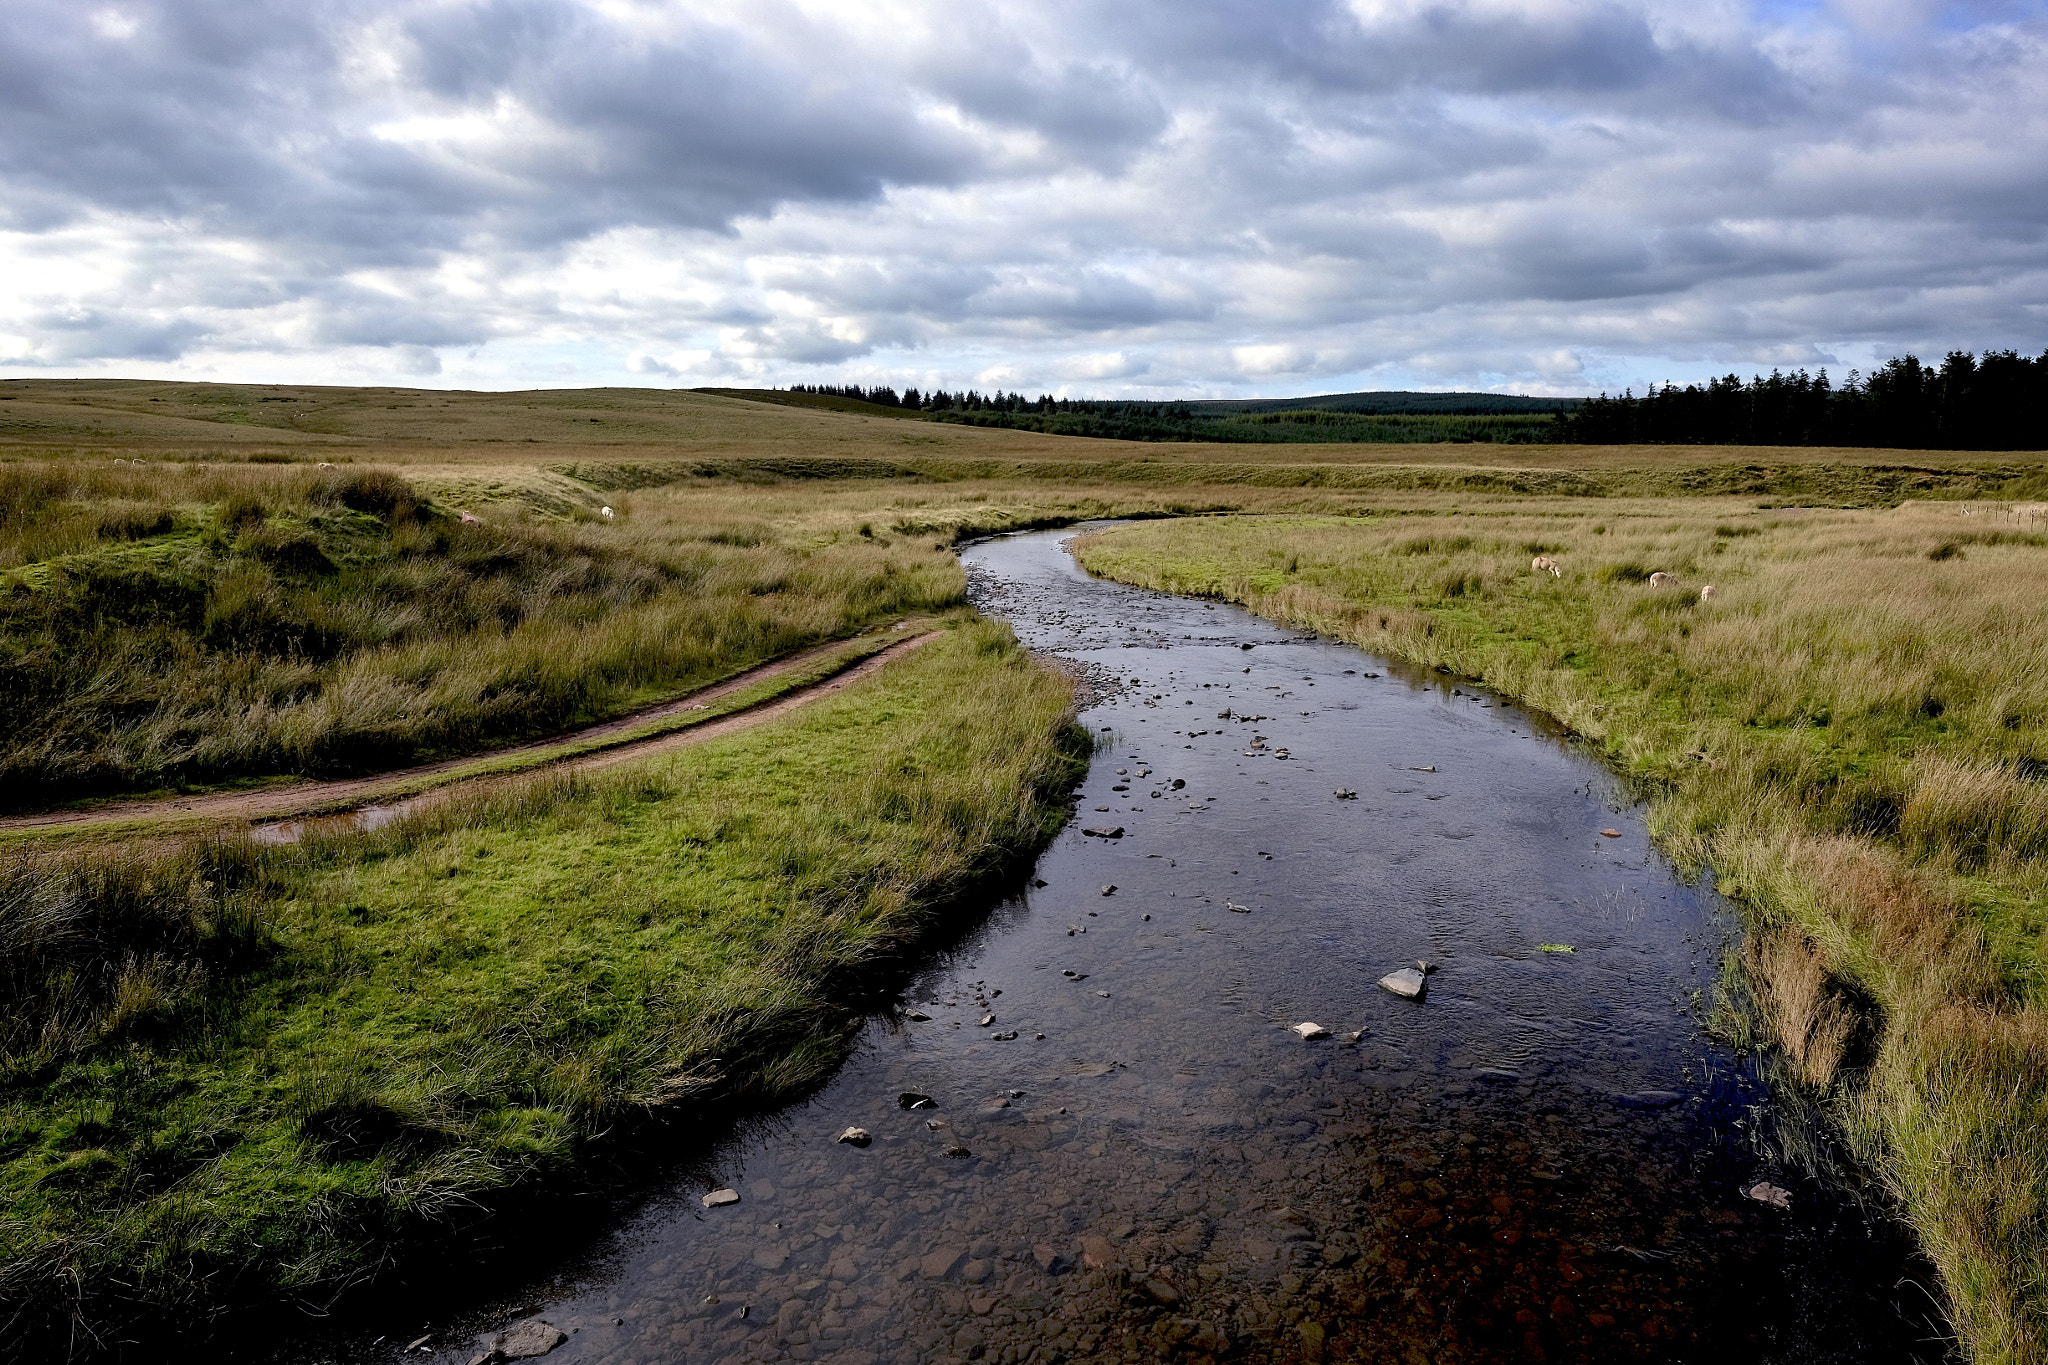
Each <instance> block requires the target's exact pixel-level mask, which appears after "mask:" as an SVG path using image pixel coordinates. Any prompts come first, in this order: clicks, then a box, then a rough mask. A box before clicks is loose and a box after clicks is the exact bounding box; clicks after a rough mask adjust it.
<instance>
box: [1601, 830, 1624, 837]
mask: <svg viewBox="0 0 2048 1365" xmlns="http://www.w3.org/2000/svg"><path fill="white" fill-rule="evenodd" d="M1600 833H1601V835H1602V836H1603V837H1605V838H1608V839H1619V838H1620V837H1621V831H1620V830H1618V829H1603V830H1601V831H1600Z"/></svg>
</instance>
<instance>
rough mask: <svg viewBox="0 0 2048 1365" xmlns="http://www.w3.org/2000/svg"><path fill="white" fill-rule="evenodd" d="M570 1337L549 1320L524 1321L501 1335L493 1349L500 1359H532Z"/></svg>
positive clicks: (492, 1344)
mask: <svg viewBox="0 0 2048 1365" xmlns="http://www.w3.org/2000/svg"><path fill="white" fill-rule="evenodd" d="M568 1339H569V1334H568V1333H566V1332H564V1331H563V1330H562V1329H561V1328H559V1327H557V1326H555V1325H554V1324H553V1323H548V1322H539V1321H535V1322H522V1323H520V1324H519V1325H518V1326H517V1327H514V1328H513V1329H512V1330H511V1331H509V1332H505V1333H502V1334H500V1335H499V1337H498V1339H497V1340H496V1341H494V1342H492V1343H491V1350H492V1352H493V1353H494V1354H495V1355H496V1356H497V1358H498V1359H500V1360H531V1359H533V1358H534V1357H535V1356H544V1355H546V1354H547V1353H548V1352H549V1351H552V1350H554V1349H555V1348H556V1347H557V1346H560V1345H561V1344H562V1343H563V1342H565V1341H567V1340H568Z"/></svg>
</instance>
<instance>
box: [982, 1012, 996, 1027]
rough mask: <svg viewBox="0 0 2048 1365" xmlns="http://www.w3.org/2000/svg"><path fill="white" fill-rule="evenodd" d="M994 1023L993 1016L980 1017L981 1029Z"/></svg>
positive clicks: (994, 1018)
mask: <svg viewBox="0 0 2048 1365" xmlns="http://www.w3.org/2000/svg"><path fill="white" fill-rule="evenodd" d="M995 1021H996V1017H995V1016H994V1015H993V1014H984V1015H982V1016H981V1027H982V1028H987V1027H988V1026H989V1025H990V1024H993V1023H994V1022H995Z"/></svg>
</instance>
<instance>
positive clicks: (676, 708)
mask: <svg viewBox="0 0 2048 1365" xmlns="http://www.w3.org/2000/svg"><path fill="white" fill-rule="evenodd" d="M938 634H939V632H937V631H928V632H926V633H924V634H920V635H912V636H910V637H908V638H906V639H902V640H898V641H897V642H896V643H895V644H892V645H890V646H888V647H887V648H885V649H883V650H882V651H881V652H879V653H877V654H873V655H870V656H869V657H868V658H866V659H863V660H862V661H861V662H859V663H857V664H855V665H853V666H852V667H850V668H847V669H845V670H844V671H842V672H839V673H835V674H833V675H832V676H831V677H829V678H822V679H820V680H819V681H817V682H815V683H811V684H809V685H808V686H805V687H799V688H797V689H796V690H794V691H791V692H785V693H783V694H782V695H780V696H777V697H773V698H771V699H769V700H766V701H763V702H760V703H759V704H757V705H754V706H749V707H746V708H744V709H742V710H739V711H735V712H733V713H732V714H731V715H728V716H721V717H719V718H718V719H717V720H713V721H706V722H704V723H703V724H701V725H693V726H690V727H689V728H687V729H682V730H672V731H669V732H667V733H665V734H657V735H650V736H648V737H646V738H645V739H637V740H622V741H621V742H619V743H617V744H611V745H603V741H604V739H605V738H606V737H607V736H610V735H620V734H625V733H627V732H629V731H633V730H637V729H639V728H641V727H642V726H645V725H647V724H649V723H650V722H656V721H660V720H664V719H667V718H669V717H672V716H677V715H680V714H683V713H685V712H689V711H694V710H696V709H698V708H700V707H704V706H709V705H711V704H712V703H714V702H716V701H718V700H719V699H721V698H723V697H728V696H731V695H732V694H733V693H735V692H739V691H742V690H744V689H746V688H749V687H753V686H755V685H757V684H759V683H762V682H766V681H769V680H771V679H773V678H777V677H780V676H782V675H783V674H786V673H791V672H794V671H796V670H798V669H801V668H804V667H806V666H808V665H811V664H815V663H817V662H818V661H819V660H820V659H823V658H827V657H829V656H830V655H831V654H833V653H834V652H836V651H838V650H841V649H843V648H845V647H846V644H847V642H846V641H844V640H834V641H831V642H830V643H828V644H823V645H818V646H816V647H814V648H811V649H807V650H802V651H800V652H798V653H796V654H790V655H787V656H785V657H783V658H780V659H776V660H774V661H773V662H771V663H765V664H762V665H761V666H760V667H758V668H752V669H749V670H747V671H746V672H745V673H741V674H739V675H737V676H735V677H732V678H728V679H726V680H725V681H724V682H722V683H718V684H717V685H715V686H712V687H707V688H705V689H703V690H702V691H699V692H693V693H691V694H690V695H688V696H686V697H680V698H678V699H677V700H675V701H671V702H664V703H662V704H661V705H659V706H656V707H651V708H649V709H648V710H645V711H639V712H636V713H634V714H633V715H630V716H622V717H620V718H619V719H617V720H610V721H606V722H605V723H603V724H602V725H592V726H589V727H587V728H585V729H581V730H573V731H570V732H568V733H566V734H560V735H554V736H551V737H550V738H547V739H542V740H535V741H533V742H531V743H528V744H521V745H517V746H515V747H512V748H509V749H499V750H495V751H493V752H490V753H487V754H471V755H468V756H466V757H463V758H455V759H447V760H444V761H442V762H439V763H427V764H422V765H420V766H418V767H413V768H399V769H394V770H392V771H390V772H384V773H376V774H373V775H371V776H368V777H351V778H341V779H336V780H332V781H307V782H294V783H292V784H291V785H290V786H285V787H271V788H267V789H265V790H262V791H234V792H216V793H210V794H206V795H199V796H166V797H155V798H151V799H148V800H140V801H120V802H114V803H110V804H108V805H105V806H99V807H95V808H94V809H92V810H85V811H78V810H68V811H48V812H43V813H39V814H35V815H11V816H6V817H0V831H5V830H46V831H51V832H65V831H74V830H75V831H80V832H84V831H89V830H92V829H95V828H98V827H102V826H107V825H123V824H132V823H136V822H146V821H150V820H166V819H176V820H178V821H180V822H181V823H182V822H185V821H210V822H218V823H221V824H240V823H248V824H257V823H261V822H264V821H271V820H280V819H285V818H287V817H290V816H295V815H306V814H310V813H314V812H318V813H323V814H327V813H333V814H339V813H341V812H343V811H346V810H349V809H351V808H355V807H361V806H365V805H369V804H371V803H373V802H375V801H376V800H377V798H378V797H380V796H387V797H388V796H391V795H393V794H394V792H395V790H397V789H402V788H404V787H406V786H408V785H410V784H412V783H414V782H417V781H419V780H420V779H423V778H432V777H434V776H436V775H437V774H441V773H449V774H454V773H457V772H459V771H460V770H462V769H464V768H468V767H471V766H473V765H475V764H477V763H480V762H493V763H495V762H498V761H501V760H504V759H517V758H519V757H521V756H524V755H533V754H542V753H545V752H546V751H548V750H550V749H556V748H560V747H562V746H564V745H578V744H589V743H592V742H597V743H599V744H600V745H601V746H602V747H600V748H598V749H597V750H596V751H595V752H584V753H579V754H576V755H575V756H573V757H566V758H561V759H556V760H552V761H550V760H545V759H543V760H541V761H538V762H536V763H535V764H534V765H533V766H532V767H530V768H526V769H522V770H519V771H525V772H536V771H543V770H547V771H558V772H596V771H599V770H601V769H604V768H609V767H613V766H615V765H617V764H620V763H625V762H629V761H631V760H633V759H636V758H645V757H647V756H648V755H650V754H658V753H664V752H666V751H668V750H671V749H681V748H686V747H688V746H689V745H692V744H700V743H703V742H704V741H706V740H712V739H717V738H719V737H720V736H722V735H729V734H732V733H734V732H735V731H738V730H744V729H747V728H749V727H751V726H755V725H759V724H762V723H763V722H766V721H770V720H773V719H775V718H776V717H777V716H781V715H785V714H787V713H788V712H790V711H793V710H795V709H796V708H797V707H799V706H802V705H804V704H806V703H808V702H812V701H816V700H817V699H818V698H820V697H826V696H830V695H832V694H833V693H835V692H838V691H841V690H842V689H844V688H847V687H850V686H852V685H853V684H854V683H856V682H858V681H859V680H860V679H862V678H865V677H867V676H868V675H869V674H871V673H873V672H875V671H876V670H877V669H879V668H881V667H882V665H884V664H886V663H888V662H889V661H890V660H891V659H896V658H900V657H902V656H903V655H905V654H907V653H909V652H910V651H911V650H913V649H916V648H917V647H918V646H920V645H923V644H926V643H928V642H930V641H931V640H933V639H936V638H937V636H938ZM509 775H511V774H508V773H506V772H503V771H498V770H494V771H491V772H488V773H479V774H477V775H475V776H473V777H451V778H450V780H449V781H448V782H447V783H446V784H444V785H441V786H437V787H431V788H430V789H428V790H427V791H423V792H417V793H408V794H407V795H406V796H405V797H404V799H403V802H402V804H403V805H404V806H405V807H406V808H411V807H413V806H416V805H419V804H423V803H425V802H427V801H431V800H434V799H437V798H439V797H442V796H445V795H447V794H449V793H450V792H453V791H455V790H458V789H460V788H462V787H465V786H468V785H470V784H471V783H474V782H486V781H492V780H495V779H499V778H503V777H506V776H509Z"/></svg>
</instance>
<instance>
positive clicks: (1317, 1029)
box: [1294, 1021, 1330, 1042]
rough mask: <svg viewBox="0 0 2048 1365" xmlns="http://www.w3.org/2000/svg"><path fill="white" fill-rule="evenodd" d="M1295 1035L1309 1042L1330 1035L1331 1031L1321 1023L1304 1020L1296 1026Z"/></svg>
mask: <svg viewBox="0 0 2048 1365" xmlns="http://www.w3.org/2000/svg"><path fill="white" fill-rule="evenodd" d="M1294 1035H1295V1037H1297V1038H1300V1039H1301V1040H1303V1041H1304V1042H1308V1041H1312V1040H1314V1039H1317V1038H1327V1037H1329V1036H1330V1031H1329V1030H1328V1029H1326V1028H1324V1027H1323V1026H1322V1025H1321V1024H1317V1023H1312V1022H1307V1021H1304V1022H1302V1023H1299V1024H1296V1025H1295V1026H1294Z"/></svg>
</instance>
